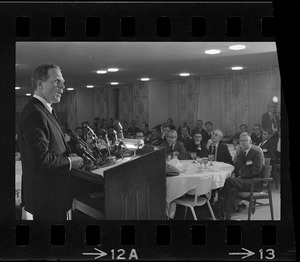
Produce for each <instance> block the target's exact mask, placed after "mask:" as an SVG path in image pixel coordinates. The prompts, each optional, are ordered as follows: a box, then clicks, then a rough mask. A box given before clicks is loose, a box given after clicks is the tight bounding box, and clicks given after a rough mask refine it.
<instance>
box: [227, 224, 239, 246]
mask: <svg viewBox="0 0 300 262" xmlns="http://www.w3.org/2000/svg"><path fill="white" fill-rule="evenodd" d="M241 242H242V230H241V227H240V226H238V225H228V226H227V227H226V243H227V244H228V245H231V246H233V245H235V246H236V245H240V244H241Z"/></svg>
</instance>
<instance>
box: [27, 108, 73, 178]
mask: <svg viewBox="0 0 300 262" xmlns="http://www.w3.org/2000/svg"><path fill="white" fill-rule="evenodd" d="M51 128H53V129H54V128H56V127H55V126H54V124H52V126H51V123H49V122H48V121H47V116H46V115H45V113H43V112H41V111H31V112H30V113H28V114H26V116H24V118H23V120H22V136H23V137H22V139H23V141H25V145H24V146H25V148H26V152H27V156H26V158H27V159H28V161H29V162H30V163H31V165H32V167H33V169H35V170H38V171H40V172H46V173H49V172H55V173H66V172H68V171H69V165H70V164H69V160H68V158H67V156H66V150H67V149H66V147H65V146H64V143H63V140H62V139H63V138H62V136H61V134H60V132H59V131H58V129H57V131H56V130H55V131H54V132H52V131H51ZM50 140H51V141H50ZM54 152H55V153H54Z"/></svg>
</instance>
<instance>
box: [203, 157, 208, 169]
mask: <svg viewBox="0 0 300 262" xmlns="http://www.w3.org/2000/svg"><path fill="white" fill-rule="evenodd" d="M202 160H203V163H204V169H207V167H206V164H207V163H208V157H203V158H202Z"/></svg>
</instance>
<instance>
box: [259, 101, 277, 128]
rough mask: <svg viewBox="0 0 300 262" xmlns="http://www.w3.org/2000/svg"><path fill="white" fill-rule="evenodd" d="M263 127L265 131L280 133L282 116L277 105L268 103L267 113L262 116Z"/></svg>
mask: <svg viewBox="0 0 300 262" xmlns="http://www.w3.org/2000/svg"><path fill="white" fill-rule="evenodd" d="M261 126H262V128H263V129H269V128H271V129H272V130H273V132H280V114H279V113H278V112H277V103H274V102H273V101H271V102H269V103H268V108H267V112H266V113H264V114H263V115H262V118H261Z"/></svg>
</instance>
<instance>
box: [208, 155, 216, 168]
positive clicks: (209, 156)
mask: <svg viewBox="0 0 300 262" xmlns="http://www.w3.org/2000/svg"><path fill="white" fill-rule="evenodd" d="M214 158H215V155H213V154H209V155H208V159H209V161H210V166H213V163H212V161H213V160H214Z"/></svg>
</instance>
